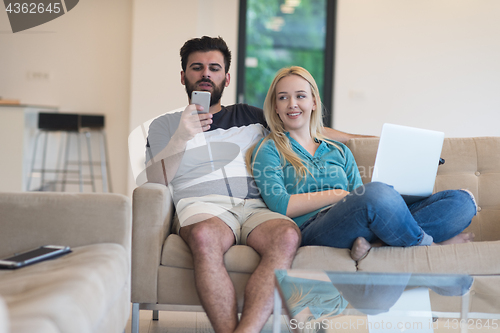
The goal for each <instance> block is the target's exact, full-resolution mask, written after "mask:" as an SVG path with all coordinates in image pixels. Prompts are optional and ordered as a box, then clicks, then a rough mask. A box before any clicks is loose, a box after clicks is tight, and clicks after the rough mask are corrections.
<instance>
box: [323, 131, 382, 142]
mask: <svg viewBox="0 0 500 333" xmlns="http://www.w3.org/2000/svg"><path fill="white" fill-rule="evenodd" d="M322 134H323V135H324V136H326V137H327V138H328V139H332V140H335V141H338V142H342V143H343V144H346V143H347V141H349V139H355V138H375V136H372V135H360V134H349V133H345V132H341V131H337V130H335V129H333V128H330V127H324V128H323V133H322Z"/></svg>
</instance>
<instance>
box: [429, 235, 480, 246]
mask: <svg viewBox="0 0 500 333" xmlns="http://www.w3.org/2000/svg"><path fill="white" fill-rule="evenodd" d="M473 240H474V234H473V233H472V232H462V233H461V234H458V235H456V236H455V237H453V238H450V239H448V240H445V241H444V242H441V243H435V244H436V245H448V244H461V243H469V242H472V241H473Z"/></svg>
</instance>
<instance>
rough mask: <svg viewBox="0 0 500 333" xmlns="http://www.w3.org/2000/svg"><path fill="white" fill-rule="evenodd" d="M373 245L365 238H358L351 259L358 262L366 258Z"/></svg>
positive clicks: (353, 246) (353, 245) (352, 249)
mask: <svg viewBox="0 0 500 333" xmlns="http://www.w3.org/2000/svg"><path fill="white" fill-rule="evenodd" d="M371 248H372V245H371V244H370V243H369V242H368V241H367V240H366V239H365V238H364V237H358V238H356V240H355V241H354V243H353V244H352V248H351V258H352V260H354V261H358V260H361V259H363V258H364V257H366V255H367V254H368V252H369V251H370V249H371Z"/></svg>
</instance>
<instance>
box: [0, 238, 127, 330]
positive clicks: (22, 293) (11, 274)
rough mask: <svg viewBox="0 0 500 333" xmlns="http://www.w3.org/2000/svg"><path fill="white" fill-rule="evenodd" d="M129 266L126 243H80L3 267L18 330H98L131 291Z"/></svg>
mask: <svg viewBox="0 0 500 333" xmlns="http://www.w3.org/2000/svg"><path fill="white" fill-rule="evenodd" d="M129 272H130V267H129V264H128V254H127V252H126V250H125V249H124V247H123V246H121V245H118V244H110V243H105V244H96V245H87V246H81V247H76V248H73V252H72V253H70V254H68V255H65V256H63V257H60V258H58V259H55V260H49V261H44V262H41V263H37V264H34V265H31V266H27V267H24V268H21V269H17V270H2V271H0V295H1V296H2V297H3V298H4V300H5V302H6V303H7V306H8V308H9V317H10V321H11V325H12V327H13V328H14V327H18V328H19V331H17V330H16V331H14V332H30V333H33V332H38V331H37V330H34V327H38V326H39V327H40V332H51V329H52V328H53V327H56V328H57V331H58V332H94V331H95V330H96V329H97V328H98V327H100V326H101V322H102V321H105V320H106V316H107V314H108V312H109V311H110V310H111V309H112V308H113V307H116V306H117V304H115V303H117V302H118V301H122V300H123V297H122V296H123V294H124V293H127V295H126V297H128V298H129V297H130V294H129V289H128V288H129V283H130V282H129V274H130V273H129ZM37 323H39V324H40V325H38V324H37ZM42 324H43V325H42Z"/></svg>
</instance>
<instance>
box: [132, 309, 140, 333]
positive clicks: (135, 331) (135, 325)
mask: <svg viewBox="0 0 500 333" xmlns="http://www.w3.org/2000/svg"><path fill="white" fill-rule="evenodd" d="M131 326H132V327H131V328H132V330H131V331H132V333H139V303H132V325H131Z"/></svg>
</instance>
